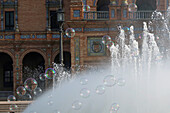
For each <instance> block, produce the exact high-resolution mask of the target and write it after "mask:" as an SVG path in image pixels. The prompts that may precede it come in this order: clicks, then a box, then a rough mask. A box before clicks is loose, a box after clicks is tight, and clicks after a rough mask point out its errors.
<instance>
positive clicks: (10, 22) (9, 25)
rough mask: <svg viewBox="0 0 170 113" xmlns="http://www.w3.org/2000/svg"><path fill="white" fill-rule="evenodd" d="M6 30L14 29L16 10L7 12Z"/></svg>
mask: <svg viewBox="0 0 170 113" xmlns="http://www.w3.org/2000/svg"><path fill="white" fill-rule="evenodd" d="M5 30H14V11H6V12H5Z"/></svg>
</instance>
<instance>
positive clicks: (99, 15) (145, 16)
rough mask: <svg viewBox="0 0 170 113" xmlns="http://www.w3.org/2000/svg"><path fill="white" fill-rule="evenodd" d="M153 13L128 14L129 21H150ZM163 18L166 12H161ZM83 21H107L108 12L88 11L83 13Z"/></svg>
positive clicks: (138, 12)
mask: <svg viewBox="0 0 170 113" xmlns="http://www.w3.org/2000/svg"><path fill="white" fill-rule="evenodd" d="M152 13H153V11H137V12H129V17H128V19H129V20H150V19H151V16H152ZM161 13H162V16H163V17H165V15H166V13H167V11H161ZM84 20H109V11H88V12H84Z"/></svg>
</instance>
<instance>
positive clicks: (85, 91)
mask: <svg viewBox="0 0 170 113" xmlns="http://www.w3.org/2000/svg"><path fill="white" fill-rule="evenodd" d="M80 96H81V97H83V98H87V97H89V96H90V90H88V89H87V88H83V89H82V90H81V91H80Z"/></svg>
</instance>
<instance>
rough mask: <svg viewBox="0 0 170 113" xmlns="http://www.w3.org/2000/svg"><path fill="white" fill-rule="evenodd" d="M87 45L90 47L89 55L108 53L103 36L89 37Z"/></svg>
mask: <svg viewBox="0 0 170 113" xmlns="http://www.w3.org/2000/svg"><path fill="white" fill-rule="evenodd" d="M87 47H88V56H104V55H106V48H105V46H104V44H103V43H102V38H101V37H89V38H88V45H87Z"/></svg>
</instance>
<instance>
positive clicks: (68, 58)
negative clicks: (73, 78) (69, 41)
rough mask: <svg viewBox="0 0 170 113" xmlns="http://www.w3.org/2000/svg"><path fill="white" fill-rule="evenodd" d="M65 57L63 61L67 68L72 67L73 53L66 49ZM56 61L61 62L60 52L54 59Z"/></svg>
mask: <svg viewBox="0 0 170 113" xmlns="http://www.w3.org/2000/svg"><path fill="white" fill-rule="evenodd" d="M63 57H64V61H63V63H64V67H65V68H67V69H70V67H71V54H70V52H66V51H64V52H63ZM54 62H55V63H57V64H59V63H60V53H59V54H57V56H56V57H55V59H54Z"/></svg>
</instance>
